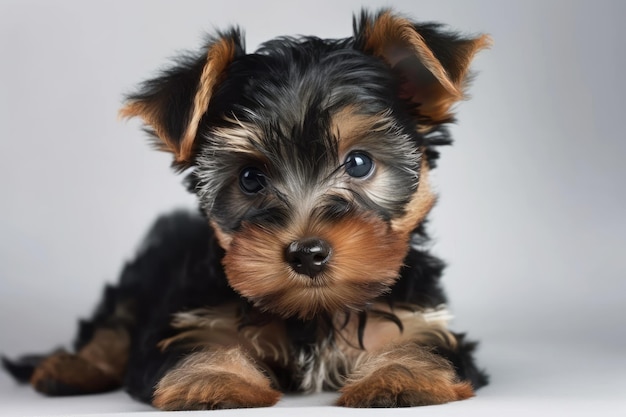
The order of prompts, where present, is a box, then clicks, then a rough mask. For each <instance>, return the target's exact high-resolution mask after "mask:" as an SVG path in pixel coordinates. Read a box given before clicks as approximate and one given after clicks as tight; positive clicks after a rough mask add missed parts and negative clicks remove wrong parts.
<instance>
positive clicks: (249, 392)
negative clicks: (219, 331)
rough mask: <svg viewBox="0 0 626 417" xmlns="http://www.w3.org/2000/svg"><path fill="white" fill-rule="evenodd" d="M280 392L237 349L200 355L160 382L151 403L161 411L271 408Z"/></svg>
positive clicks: (168, 374)
mask: <svg viewBox="0 0 626 417" xmlns="http://www.w3.org/2000/svg"><path fill="white" fill-rule="evenodd" d="M279 398H280V392H278V391H276V390H274V389H273V388H271V386H270V381H269V379H268V378H267V377H265V376H264V375H263V374H262V373H261V372H260V371H259V370H258V369H257V368H256V367H255V366H254V364H253V363H252V361H251V360H250V359H249V358H248V357H247V356H245V355H244V354H242V353H241V352H240V351H239V350H238V349H230V350H227V351H217V352H197V353H194V354H192V355H190V356H189V357H187V358H186V359H184V360H183V361H182V362H181V363H180V364H179V365H178V366H177V367H176V368H174V369H172V370H171V371H170V372H168V373H167V374H166V375H165V376H164V377H163V378H162V379H161V380H160V381H159V383H158V385H157V388H156V390H155V392H154V397H153V401H152V404H153V405H154V406H155V407H157V408H160V409H162V410H213V409H222V408H250V407H269V406H271V405H274V404H276V402H278V400H279Z"/></svg>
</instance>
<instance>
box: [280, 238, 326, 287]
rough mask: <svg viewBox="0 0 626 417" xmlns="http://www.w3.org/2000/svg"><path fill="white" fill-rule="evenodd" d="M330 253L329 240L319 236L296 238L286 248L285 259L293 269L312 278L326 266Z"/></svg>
mask: <svg viewBox="0 0 626 417" xmlns="http://www.w3.org/2000/svg"><path fill="white" fill-rule="evenodd" d="M330 255H331V248H330V245H329V244H328V242H326V241H324V240H322V239H318V238H306V239H302V240H296V241H295V242H291V243H290V244H289V246H287V249H286V250H285V259H286V261H287V263H288V264H289V265H291V267H292V268H293V270H294V271H296V272H297V273H298V274H302V275H308V276H309V277H311V278H315V276H316V275H318V274H319V273H320V272H322V271H323V270H324V268H326V264H327V263H328V261H329V260H330Z"/></svg>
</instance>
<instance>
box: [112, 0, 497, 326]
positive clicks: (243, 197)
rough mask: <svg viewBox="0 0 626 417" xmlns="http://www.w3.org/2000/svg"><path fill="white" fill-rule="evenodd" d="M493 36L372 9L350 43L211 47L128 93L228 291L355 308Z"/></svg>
mask: <svg viewBox="0 0 626 417" xmlns="http://www.w3.org/2000/svg"><path fill="white" fill-rule="evenodd" d="M488 42H489V39H488V37H486V36H482V37H479V38H476V39H465V38H461V37H459V36H457V35H455V34H451V33H446V32H442V31H441V30H440V27H439V26H437V25H432V24H426V25H418V24H415V23H412V22H410V21H409V20H407V19H405V18H402V17H398V16H395V15H393V14H391V13H390V12H389V11H383V12H381V13H379V14H377V15H375V16H373V15H370V14H368V13H365V12H363V13H362V14H361V16H360V17H359V18H358V19H355V24H354V35H353V36H352V37H350V38H346V39H338V40H321V39H318V38H297V39H294V38H279V39H275V40H272V41H269V42H267V43H265V44H264V45H262V46H261V48H260V49H259V50H257V51H256V52H255V53H252V54H246V53H245V52H244V47H243V43H242V41H241V37H240V33H239V32H238V31H237V30H231V31H230V32H226V33H222V34H220V35H219V36H218V37H216V38H213V39H211V40H210V41H209V42H208V43H207V45H205V47H204V49H203V50H202V52H201V53H200V54H199V55H195V56H189V57H185V58H183V59H181V60H180V61H178V62H177V64H176V65H175V66H174V67H173V68H171V69H169V70H167V71H165V72H164V73H163V74H161V75H160V76H159V77H157V78H155V79H153V80H150V81H148V82H146V83H144V85H143V86H142V87H141V89H140V90H139V92H138V93H137V94H135V95H132V96H130V97H129V99H128V102H127V104H126V106H125V107H124V108H123V109H122V110H121V114H122V115H123V116H126V117H132V116H140V117H141V118H142V119H143V120H144V122H145V123H146V125H147V127H148V129H149V130H150V131H151V133H152V134H153V136H154V138H155V140H156V142H157V144H158V146H159V147H160V148H161V149H164V150H167V151H169V152H171V153H172V154H173V155H174V166H175V167H177V168H178V169H187V168H191V171H190V172H191V173H190V174H189V178H190V184H191V186H192V189H193V191H194V192H195V193H196V194H197V195H198V198H199V201H200V205H201V207H202V209H203V211H204V212H205V214H206V215H207V217H208V219H209V221H210V222H211V224H212V226H213V227H214V229H215V231H216V234H217V236H218V239H219V241H220V244H221V245H222V247H223V248H224V249H225V250H226V256H225V258H224V260H223V263H224V267H225V270H226V274H227V277H228V280H229V282H230V285H231V286H232V287H233V288H234V289H235V290H236V291H238V292H239V293H240V294H241V295H243V296H244V297H246V298H248V299H249V300H250V301H251V302H252V303H254V304H255V305H256V306H258V307H260V308H261V309H264V310H268V311H271V312H273V313H275V314H279V315H282V316H285V317H288V316H299V317H301V318H310V317H312V316H314V315H316V314H318V313H321V312H330V313H332V312H335V311H342V310H358V309H361V308H362V307H363V306H364V305H366V304H367V303H368V302H370V301H372V299H374V298H376V297H377V296H379V295H381V294H382V293H384V292H385V291H386V290H388V289H389V288H390V286H391V285H393V283H394V281H395V280H396V278H397V276H398V273H399V270H400V267H401V266H402V262H403V259H404V257H405V255H406V252H407V250H408V247H409V240H410V235H411V232H412V231H413V230H414V229H415V228H416V227H418V226H419V224H420V222H422V221H423V219H424V218H425V216H426V214H427V213H428V211H429V210H430V209H431V207H432V205H433V204H434V200H435V198H434V195H433V193H432V192H431V190H430V188H429V184H428V169H429V158H428V156H429V155H431V156H432V155H434V154H435V153H434V152H432V146H433V145H435V144H441V143H447V142H448V139H447V137H446V135H445V131H444V130H442V129H441V125H442V124H444V123H447V122H449V121H451V120H452V115H451V106H452V105H453V104H454V103H455V102H456V101H458V100H460V99H461V98H463V89H464V86H465V83H466V80H467V72H468V67H469V63H470V61H471V59H472V57H473V55H474V54H475V53H476V51H478V50H480V49H481V48H483V47H485V46H487V44H488Z"/></svg>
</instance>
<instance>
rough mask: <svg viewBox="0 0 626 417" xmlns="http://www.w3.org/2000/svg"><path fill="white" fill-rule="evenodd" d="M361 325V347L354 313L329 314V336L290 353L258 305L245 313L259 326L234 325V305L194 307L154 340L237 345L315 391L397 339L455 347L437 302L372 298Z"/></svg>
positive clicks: (338, 382) (276, 324) (275, 323)
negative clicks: (425, 305)
mask: <svg viewBox="0 0 626 417" xmlns="http://www.w3.org/2000/svg"><path fill="white" fill-rule="evenodd" d="M367 311H368V313H367V315H368V318H367V325H366V326H365V330H364V334H363V345H364V349H365V350H363V349H361V347H360V346H359V340H358V325H359V324H358V317H357V316H356V315H354V314H352V315H350V316H349V320H348V321H347V322H346V315H345V313H337V314H336V315H335V317H334V327H335V338H334V339H328V338H327V337H326V335H323V334H320V335H319V336H320V339H319V340H318V343H317V344H316V345H315V346H314V347H313V351H312V353H311V356H308V357H307V356H295V357H294V356H293V355H292V351H291V348H290V341H289V340H288V338H287V335H286V332H285V327H284V323H283V322H282V320H280V319H279V318H277V317H275V316H265V317H260V316H259V314H262V313H261V312H259V311H258V310H252V311H250V312H248V314H250V315H251V316H253V317H256V318H261V319H262V320H261V322H262V323H264V324H262V325H249V326H244V327H243V328H240V327H239V325H240V323H241V319H242V312H241V310H240V309H238V308H237V305H236V304H230V305H225V306H220V307H216V308H210V309H209V308H206V309H196V310H191V311H186V312H182V313H178V314H176V315H175V317H174V320H173V322H172V326H173V327H174V328H176V329H178V330H179V331H180V332H179V333H178V334H177V335H175V336H173V337H171V338H169V339H165V340H163V341H162V342H161V343H160V347H161V348H163V349H167V348H169V347H171V346H172V345H173V344H177V345H180V344H182V345H184V346H185V347H186V348H188V349H193V350H195V351H198V350H202V351H205V350H211V351H215V350H218V351H221V350H224V349H230V348H233V347H238V348H239V349H241V351H242V352H244V353H245V354H246V355H247V356H249V357H250V358H252V359H254V361H255V362H256V364H257V366H258V367H261V368H263V369H264V370H265V371H266V372H267V373H268V375H272V370H273V369H276V368H281V369H291V370H292V371H293V372H296V373H297V374H298V375H300V378H301V381H300V386H299V389H300V390H302V391H304V392H319V391H321V390H322V389H339V388H341V387H342V386H343V385H344V381H345V377H346V375H349V374H351V373H352V372H353V371H354V370H355V369H358V366H360V364H362V363H363V362H364V360H365V358H366V357H368V355H370V354H373V353H375V352H381V351H385V349H387V348H388V347H389V346H390V345H392V346H395V345H399V344H402V343H411V344H419V345H425V346H443V347H445V348H447V349H454V348H455V347H456V339H455V337H454V335H453V334H452V333H450V332H449V331H448V330H447V328H446V325H447V321H448V319H449V315H448V313H447V310H445V308H444V307H443V306H441V307H440V308H438V309H420V308H419V307H417V306H402V307H399V308H396V309H391V308H390V307H389V306H388V305H387V304H386V303H382V302H376V303H374V304H372V305H371V306H370V307H369V308H368V309H367ZM377 312H386V313H391V314H395V315H396V317H398V319H399V320H400V321H401V322H402V327H403V329H404V330H403V331H400V328H399V327H398V326H397V325H396V324H395V323H393V322H391V321H389V320H387V319H384V318H382V316H381V315H380V314H378V313H377Z"/></svg>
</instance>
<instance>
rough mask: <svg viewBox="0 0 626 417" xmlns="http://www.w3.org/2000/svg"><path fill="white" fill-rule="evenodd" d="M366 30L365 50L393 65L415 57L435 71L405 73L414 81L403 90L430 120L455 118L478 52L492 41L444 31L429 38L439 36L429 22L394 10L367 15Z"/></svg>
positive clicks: (484, 37)
mask: <svg viewBox="0 0 626 417" xmlns="http://www.w3.org/2000/svg"><path fill="white" fill-rule="evenodd" d="M420 29H422V30H421V31H420ZM363 31H364V33H363V36H364V40H365V43H364V48H365V50H366V51H369V52H370V53H372V54H374V55H376V56H378V57H381V58H383V59H384V60H385V61H386V62H387V63H388V64H389V65H390V66H391V67H393V68H395V67H396V66H398V64H400V63H401V62H402V61H403V60H405V59H406V58H410V57H415V58H417V60H418V61H419V63H421V65H423V66H424V67H425V68H426V69H427V70H428V72H429V73H430V74H431V75H432V77H433V78H432V79H427V78H424V77H423V75H419V74H410V73H406V74H403V76H404V77H406V78H407V83H406V84H410V85H409V86H407V88H405V90H404V91H402V92H400V93H401V95H403V96H404V97H403V98H406V99H408V100H410V101H411V102H412V103H415V104H419V106H418V107H417V112H418V113H419V116H420V118H421V121H423V122H424V121H426V122H427V123H428V124H439V123H445V122H447V121H450V120H451V119H452V114H451V111H450V109H451V107H452V105H453V104H454V103H456V102H457V101H459V100H461V99H463V98H464V91H463V90H464V87H465V85H466V82H467V74H468V71H469V66H470V63H471V61H472V59H473V57H474V55H475V54H476V52H478V51H480V50H481V49H484V48H488V47H489V46H490V45H491V38H490V37H489V36H488V35H481V36H479V37H477V38H474V39H462V38H459V37H457V36H455V35H451V34H447V33H443V34H441V37H440V38H438V39H428V38H435V37H437V33H433V30H432V28H429V27H428V25H424V26H419V25H416V24H414V23H413V22H411V21H410V20H408V19H406V18H403V17H398V16H395V15H393V14H392V13H391V12H390V11H384V12H382V13H380V14H379V15H378V16H377V17H376V18H375V19H374V20H371V19H367V20H366V21H365V25H364V27H363ZM427 32H428V33H427ZM429 40H430V41H431V45H429ZM435 41H436V42H437V43H438V44H439V45H437V48H434V44H435ZM442 44H445V45H442ZM444 55H445V56H444ZM443 58H445V60H444V59H443ZM444 61H445V62H444ZM418 78H421V79H418Z"/></svg>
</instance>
